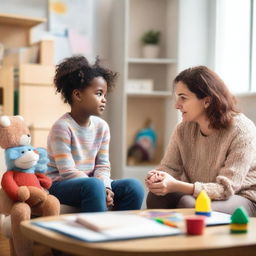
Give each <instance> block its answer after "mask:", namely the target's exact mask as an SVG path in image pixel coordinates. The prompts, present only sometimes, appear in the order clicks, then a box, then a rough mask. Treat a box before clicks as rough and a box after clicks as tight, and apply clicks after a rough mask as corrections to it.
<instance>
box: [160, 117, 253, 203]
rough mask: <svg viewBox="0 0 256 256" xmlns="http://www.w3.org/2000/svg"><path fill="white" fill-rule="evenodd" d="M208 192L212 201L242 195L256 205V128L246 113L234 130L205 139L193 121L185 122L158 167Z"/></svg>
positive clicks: (199, 189)
mask: <svg viewBox="0 0 256 256" xmlns="http://www.w3.org/2000/svg"><path fill="white" fill-rule="evenodd" d="M156 169H158V170H163V171H166V172H168V173H169V174H171V175H172V176H173V177H175V178H177V179H179V180H181V181H185V182H189V183H194V184H195V189H194V193H193V196H194V197H196V196H197V195H198V193H199V192H200V191H201V190H202V189H204V190H205V191H206V192H207V194H208V195H209V197H210V198H211V199H212V200H225V199H227V198H228V197H230V196H231V195H234V194H238V195H241V196H244V197H246V198H248V199H250V200H252V201H254V202H256V127H255V125H254V123H253V122H252V121H251V120H250V119H248V118H247V117H246V116H245V115H243V114H238V115H237V116H236V117H234V122H233V125H232V127H230V128H229V129H222V130H219V131H217V132H215V133H214V134H212V135H210V136H207V137H206V136H203V135H202V134H201V132H200V129H199V126H198V124H196V123H193V122H182V123H180V124H179V125H178V126H177V128H176V130H175V131H174V133H173V135H172V137H171V140H170V142H169V146H168V149H167V151H166V153H165V156H164V158H163V159H162V161H161V163H160V165H159V166H158V167H157V168H156Z"/></svg>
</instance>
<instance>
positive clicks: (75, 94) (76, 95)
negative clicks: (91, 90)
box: [72, 89, 81, 101]
mask: <svg viewBox="0 0 256 256" xmlns="http://www.w3.org/2000/svg"><path fill="white" fill-rule="evenodd" d="M72 95H73V98H74V100H76V101H81V92H80V91H79V90H78V89H75V90H74V91H73V92H72Z"/></svg>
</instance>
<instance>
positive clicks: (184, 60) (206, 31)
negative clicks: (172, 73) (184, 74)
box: [178, 0, 214, 71]
mask: <svg viewBox="0 0 256 256" xmlns="http://www.w3.org/2000/svg"><path fill="white" fill-rule="evenodd" d="M212 10H213V8H212V4H211V0H180V1H179V37H178V71H181V70H184V69H186V68H189V67H191V66H196V65H207V66H209V65H210V63H211V61H210V57H211V56H212V50H213V46H212V44H211V42H212V37H214V30H213V29H214V28H213V26H212V22H211V17H212Z"/></svg>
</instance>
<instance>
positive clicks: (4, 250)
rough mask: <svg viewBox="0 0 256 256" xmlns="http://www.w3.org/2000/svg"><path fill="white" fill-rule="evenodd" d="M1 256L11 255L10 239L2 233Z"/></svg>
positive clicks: (0, 241)
mask: <svg viewBox="0 0 256 256" xmlns="http://www.w3.org/2000/svg"><path fill="white" fill-rule="evenodd" d="M0 256H10V246H9V240H7V239H5V238H4V237H2V236H1V234H0Z"/></svg>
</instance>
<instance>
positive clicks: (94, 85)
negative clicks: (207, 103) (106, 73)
mask: <svg viewBox="0 0 256 256" xmlns="http://www.w3.org/2000/svg"><path fill="white" fill-rule="evenodd" d="M75 95H76V99H77V100H76V102H78V104H77V106H78V107H79V108H80V110H81V111H82V112H83V113H84V114H85V115H88V116H90V115H95V116H100V115H102V114H103V112H104V110H105V107H106V102H107V100H106V95H107V82H106V81H105V79H104V78H102V77H95V78H94V79H93V80H92V81H91V83H90V85H89V86H88V87H87V88H85V89H84V90H82V91H81V90H80V91H79V90H76V91H75Z"/></svg>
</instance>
